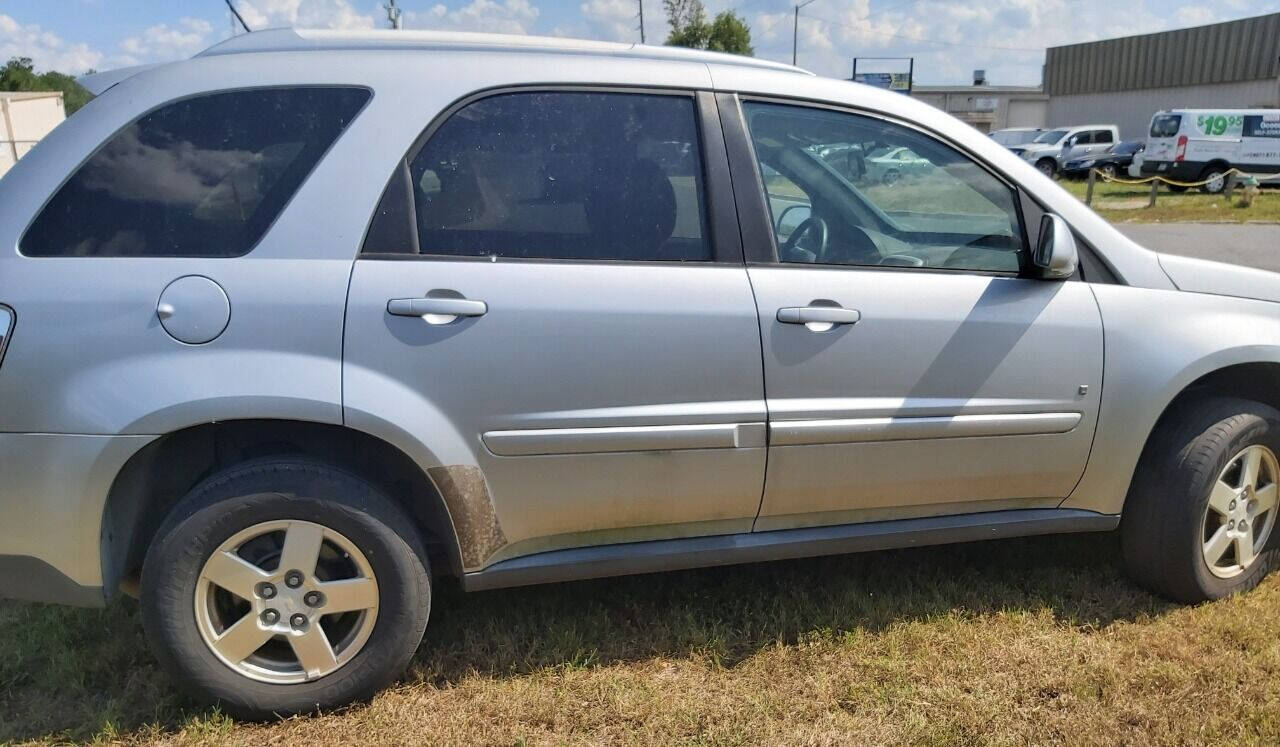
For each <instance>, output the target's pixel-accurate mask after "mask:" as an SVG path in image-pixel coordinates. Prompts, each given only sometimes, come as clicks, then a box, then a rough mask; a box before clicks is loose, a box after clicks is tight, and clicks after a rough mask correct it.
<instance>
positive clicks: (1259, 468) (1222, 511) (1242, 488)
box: [1201, 445, 1280, 578]
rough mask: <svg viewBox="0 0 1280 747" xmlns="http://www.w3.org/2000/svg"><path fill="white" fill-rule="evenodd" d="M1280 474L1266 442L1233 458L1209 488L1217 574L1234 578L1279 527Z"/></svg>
mask: <svg viewBox="0 0 1280 747" xmlns="http://www.w3.org/2000/svg"><path fill="white" fill-rule="evenodd" d="M1277 478H1280V463H1278V462H1277V460H1276V455H1275V454H1274V453H1273V452H1272V451H1271V449H1268V448H1267V447H1265V446H1259V445H1254V446H1249V447H1247V448H1245V449H1244V450H1243V451H1241V452H1240V453H1238V454H1236V455H1235V456H1234V457H1232V458H1231V459H1230V460H1229V461H1228V462H1227V466H1226V467H1225V468H1224V469H1223V470H1222V473H1221V474H1220V475H1219V476H1218V479H1217V481H1216V482H1214V484H1213V488H1212V490H1211V491H1210V493H1209V505H1208V506H1206V507H1205V513H1204V520H1203V530H1202V536H1201V541H1202V542H1203V544H1202V546H1201V549H1202V553H1203V556H1204V562H1205V565H1207V566H1208V568H1209V571H1210V572H1211V573H1213V575H1215V576H1217V577H1218V578H1234V577H1236V576H1239V575H1240V574H1242V573H1244V572H1245V571H1247V570H1249V568H1250V567H1251V566H1252V565H1253V564H1254V563H1255V562H1256V561H1257V559H1258V556H1259V555H1260V554H1261V553H1262V550H1263V549H1264V548H1265V547H1266V545H1267V540H1268V539H1269V538H1270V537H1271V530H1272V528H1273V527H1274V526H1275V520H1276V497H1277V490H1278V489H1277V485H1276V480H1277Z"/></svg>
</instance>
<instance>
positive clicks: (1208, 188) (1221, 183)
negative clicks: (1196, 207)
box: [1200, 166, 1227, 195]
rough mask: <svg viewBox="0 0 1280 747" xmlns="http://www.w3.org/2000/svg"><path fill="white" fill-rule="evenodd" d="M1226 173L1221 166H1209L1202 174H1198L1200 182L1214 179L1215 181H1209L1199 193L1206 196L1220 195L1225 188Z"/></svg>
mask: <svg viewBox="0 0 1280 747" xmlns="http://www.w3.org/2000/svg"><path fill="white" fill-rule="evenodd" d="M1226 173H1227V170H1226V168H1224V167H1222V166H1210V167H1208V168H1207V169H1205V170H1204V172H1203V173H1202V174H1200V180H1201V181H1204V180H1205V179H1214V180H1216V181H1211V182H1209V183H1208V184H1206V185H1204V186H1203V187H1201V188H1200V191H1201V192H1204V193H1205V194H1207V195H1216V194H1219V193H1221V192H1222V190H1224V189H1226V187H1227V178H1226Z"/></svg>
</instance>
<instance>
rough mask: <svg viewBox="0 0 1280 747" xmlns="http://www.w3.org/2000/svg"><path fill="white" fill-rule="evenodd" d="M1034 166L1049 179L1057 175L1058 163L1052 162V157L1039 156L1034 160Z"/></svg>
mask: <svg viewBox="0 0 1280 747" xmlns="http://www.w3.org/2000/svg"><path fill="white" fill-rule="evenodd" d="M1036 168H1037V169H1040V173H1041V174H1044V175H1045V176H1047V177H1049V178H1050V179H1052V178H1054V177H1055V176H1057V175H1058V164H1056V163H1054V162H1053V159H1052V158H1041V159H1040V160H1039V161H1036Z"/></svg>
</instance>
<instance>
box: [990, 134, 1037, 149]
mask: <svg viewBox="0 0 1280 747" xmlns="http://www.w3.org/2000/svg"><path fill="white" fill-rule="evenodd" d="M1039 134H1040V130H1000V131H998V132H993V133H991V139H992V140H994V141H996V142H997V143H999V144H1001V145H1003V146H1005V147H1006V148H1007V147H1009V146H1010V145H1023V144H1025V143H1029V142H1031V141H1032V140H1035V139H1036V135H1039Z"/></svg>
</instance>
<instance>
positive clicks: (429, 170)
mask: <svg viewBox="0 0 1280 747" xmlns="http://www.w3.org/2000/svg"><path fill="white" fill-rule="evenodd" d="M700 112H705V113H703V114H700ZM707 113H709V115H710V120H709V121H710V122H712V123H715V126H714V127H700V125H699V120H700V117H706V116H707ZM700 129H703V130H705V132H706V135H705V138H706V140H705V141H704V137H700V135H699V131H700ZM720 138H721V135H720V131H719V125H718V123H716V122H715V106H714V101H713V100H712V99H710V98H709V97H706V96H705V95H704V98H702V99H699V98H698V97H697V96H695V95H694V94H692V93H666V94H659V93H639V92H617V91H570V90H518V91H507V92H499V93H495V94H492V95H486V96H484V97H480V98H477V99H475V100H473V101H470V102H467V103H465V104H463V105H462V106H460V107H458V108H456V110H455V111H453V112H452V113H450V114H448V115H447V116H445V117H444V119H443V123H442V124H440V125H438V126H437V127H435V128H434V129H433V130H432V131H430V132H429V134H428V136H427V137H426V139H425V144H423V145H422V146H421V147H420V148H418V149H417V150H415V151H414V152H411V153H410V154H409V155H408V157H407V158H406V160H405V162H404V163H402V164H401V166H400V168H399V169H398V171H397V174H396V176H395V177H394V178H393V180H392V182H391V185H390V186H389V187H388V190H387V193H386V197H385V198H384V200H383V203H382V206H381V207H380V208H379V211H378V215H377V216H376V217H375V220H374V222H373V224H372V226H371V228H370V231H369V236H368V238H367V240H366V243H365V250H364V253H363V254H362V255H361V257H360V259H359V260H358V261H357V262H356V263H355V269H354V272H353V275H352V278H351V291H350V302H349V308H348V312H347V327H346V333H345V357H344V376H345V378H344V405H345V413H346V417H347V422H348V423H350V424H353V425H356V426H357V427H361V428H364V429H365V430H368V431H370V432H373V433H376V434H385V436H386V437H387V438H388V439H389V440H391V441H392V442H393V443H398V444H402V445H403V446H402V448H405V449H406V450H408V451H415V450H416V451H417V452H418V453H416V454H411V456H414V457H415V458H417V459H418V460H419V461H420V462H423V463H426V464H427V465H434V466H430V467H429V470H428V473H429V474H430V475H431V477H432V479H433V480H434V482H435V484H436V486H437V488H438V489H439V491H440V493H441V496H442V498H443V499H444V502H445V504H446V505H447V507H448V510H449V513H450V517H451V519H452V521H453V524H454V528H455V530H456V531H457V534H458V536H459V542H460V545H461V555H462V558H461V560H462V564H463V566H464V567H465V568H466V569H467V570H469V571H470V570H476V569H479V568H483V567H485V566H487V565H489V564H491V563H493V562H496V561H498V560H502V559H505V558H510V557H514V556H516V555H523V554H528V553H533V552H538V551H543V550H553V549H562V548H568V547H580V546H587V545H594V544H605V543H616V542H626V541H635V540H647V539H661V538H670V537H675V536H690V535H709V534H720V533H736V532H745V531H750V528H751V524H752V521H753V519H754V518H755V515H756V511H757V509H758V507H759V503H760V491H761V486H762V485H763V482H764V462H765V448H764V447H765V410H764V387H763V380H762V372H761V365H760V337H759V327H758V324H757V322H756V312H755V305H754V302H753V301H752V297H751V289H750V285H749V282H748V279H747V275H746V270H745V268H744V267H743V264H742V255H741V246H740V243H738V242H740V240H739V239H738V238H737V225H736V216H735V215H734V213H733V203H732V194H731V187H730V186H729V185H728V183H727V181H728V177H727V174H728V169H727V164H726V162H725V156H724V146H723V144H722V140H721V139H720ZM703 154H707V161H708V163H707V164H706V165H705V168H704V163H703ZM717 158H718V160H717ZM709 182H710V183H709ZM719 221H727V225H728V226H729V227H730V228H731V229H732V230H713V228H714V227H716V226H718V225H719ZM713 237H714V239H715V240H714V241H713Z"/></svg>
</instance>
